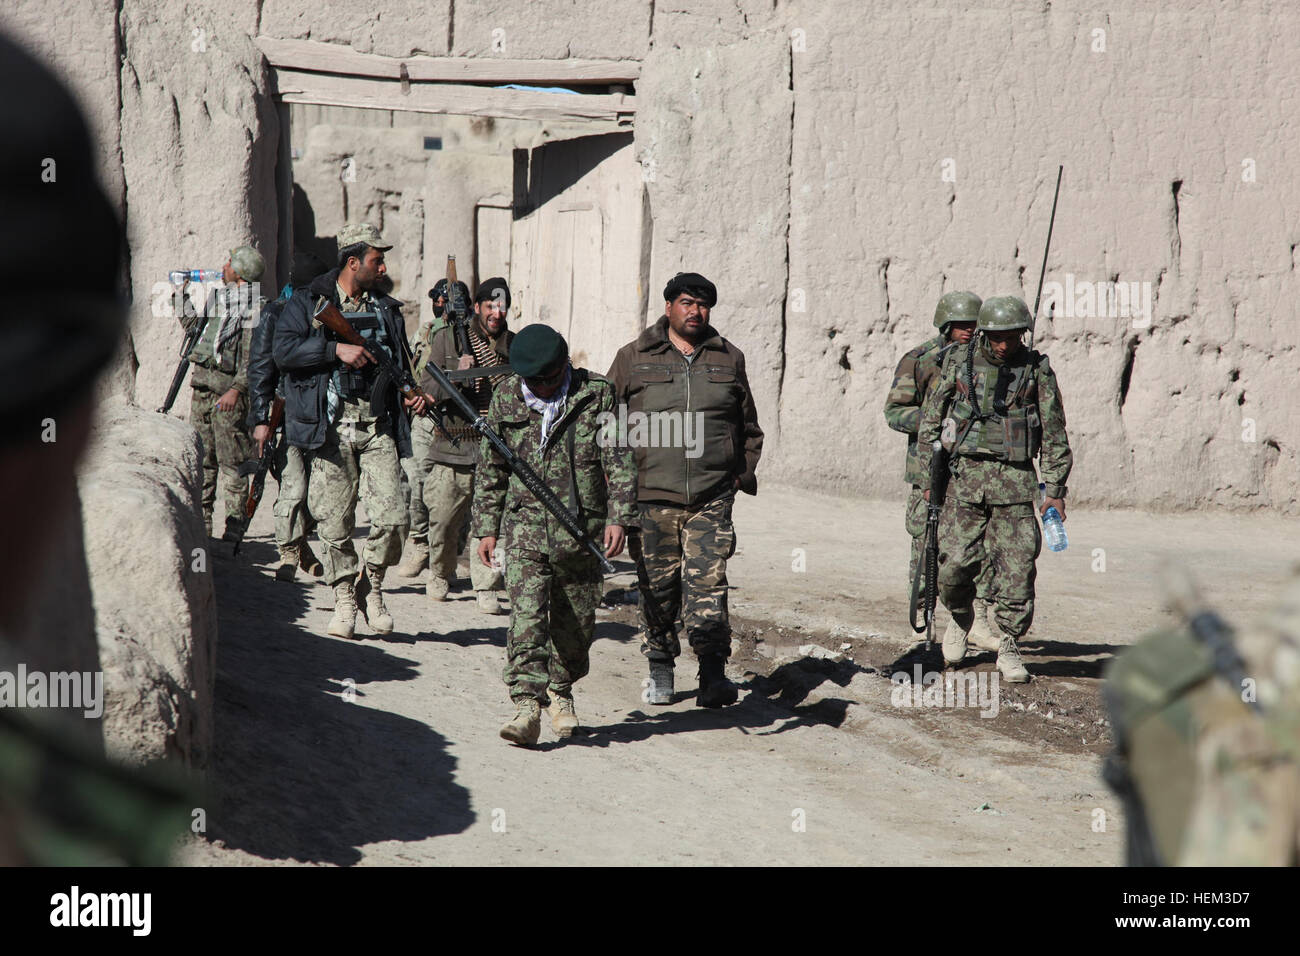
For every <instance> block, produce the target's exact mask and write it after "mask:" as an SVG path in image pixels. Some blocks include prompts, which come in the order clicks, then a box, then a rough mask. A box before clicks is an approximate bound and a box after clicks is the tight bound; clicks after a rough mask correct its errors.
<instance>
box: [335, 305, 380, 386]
mask: <svg viewBox="0 0 1300 956" xmlns="http://www.w3.org/2000/svg"><path fill="white" fill-rule="evenodd" d="M343 317H344V318H345V319H347V320H348V323H349V324H350V325H351V326H352V327H353V328H354V329H356V330H357V334H359V335H360V336H361V339H362V341H363V342H364V343H365V346H366V349H367V350H369V351H370V352H371V353H372V354H378V353H377V352H376V350H377V349H378V350H379V351H382V352H383V353H384V354H385V355H387V356H388V357H389V358H390V359H391V358H393V350H392V348H391V346H390V343H389V341H388V330H387V329H386V328H385V327H384V320H383V317H382V313H380V312H379V311H378V307H376V310H375V311H373V312H344V313H343ZM335 374H337V375H338V383H339V394H340V395H342V397H343V398H344V400H352V399H367V400H369V398H370V396H371V393H372V392H373V391H374V388H375V382H376V381H377V379H378V376H379V370H378V367H377V366H376V365H375V364H374V363H373V362H368V363H366V364H365V365H364V366H362V367H361V368H350V367H349V366H346V365H341V366H339V368H338V369H337V370H336V373H335Z"/></svg>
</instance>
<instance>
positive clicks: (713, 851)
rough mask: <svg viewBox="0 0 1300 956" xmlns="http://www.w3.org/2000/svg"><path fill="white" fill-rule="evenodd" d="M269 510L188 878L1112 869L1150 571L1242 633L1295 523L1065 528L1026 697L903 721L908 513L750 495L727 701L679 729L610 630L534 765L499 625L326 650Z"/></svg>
mask: <svg viewBox="0 0 1300 956" xmlns="http://www.w3.org/2000/svg"><path fill="white" fill-rule="evenodd" d="M269 495H270V492H269V491H268V501H269V500H270V498H269ZM269 511H270V509H269V508H265V509H263V513H261V514H259V515H258V519H257V521H256V522H255V524H254V527H253V530H252V532H251V534H250V538H249V541H248V543H247V544H246V546H245V549H244V552H243V553H242V554H241V558H240V560H239V561H238V562H235V561H232V560H231V559H230V558H229V557H226V556H224V549H223V554H222V556H219V557H218V560H217V563H216V573H217V596H218V603H219V605H220V609H221V643H220V646H219V653H218V658H219V670H218V683H217V713H216V732H217V740H218V743H217V750H216V761H215V767H214V769H213V774H212V781H213V788H212V790H213V792H212V798H211V799H210V801H209V803H210V806H209V807H208V811H209V812H208V833H207V835H206V837H207V838H206V839H205V840H197V841H195V842H194V843H193V844H192V845H190V846H188V847H187V848H186V850H185V851H184V853H183V854H182V861H183V862H187V863H193V864H198V865H204V864H267V863H271V864H277V863H286V862H295V861H297V862H304V863H320V864H343V865H347V864H355V863H366V864H394V863H419V864H496V863H526V864H555V863H560V864H583V863H616V864H638V863H667V864H682V863H712V864H758V865H763V864H777V865H781V864H819V863H820V864H859V863H861V864H914V863H926V864H1054V863H1065V862H1069V863H1076V864H1115V863H1118V862H1120V860H1121V858H1122V852H1123V824H1122V817H1121V814H1120V812H1119V808H1118V805H1117V803H1116V801H1115V800H1114V799H1113V797H1112V796H1111V794H1110V793H1109V791H1108V790H1107V789H1106V787H1105V785H1104V784H1103V783H1102V782H1101V780H1100V778H1099V776H1098V766H1099V758H1098V754H1100V753H1101V752H1103V751H1104V748H1105V745H1106V742H1107V732H1106V728H1105V726H1104V724H1101V723H1098V721H1100V720H1102V719H1103V718H1102V716H1101V711H1100V710H1099V709H1098V707H1097V702H1096V687H1097V676H1098V674H1099V673H1100V670H1101V667H1102V666H1103V664H1104V661H1105V660H1106V659H1107V657H1108V656H1109V655H1110V654H1111V652H1112V651H1113V650H1114V649H1115V648H1116V647H1117V646H1121V645H1126V644H1128V643H1130V642H1131V641H1132V640H1133V639H1134V638H1135V637H1137V636H1138V635H1140V634H1141V633H1142V632H1143V631H1144V630H1146V629H1148V628H1150V627H1153V626H1156V625H1158V624H1159V623H1161V622H1162V621H1163V620H1165V616H1164V615H1163V613H1162V611H1161V610H1160V600H1159V595H1158V594H1157V593H1156V591H1155V589H1154V578H1153V576H1152V575H1151V573H1150V570H1151V568H1152V566H1153V564H1154V562H1155V561H1156V560H1157V559H1158V558H1159V557H1161V556H1162V555H1165V554H1170V553H1174V552H1178V553H1181V554H1183V555H1186V556H1187V557H1188V558H1189V564H1190V566H1191V567H1192V568H1193V570H1194V571H1195V572H1196V573H1197V574H1198V576H1199V577H1200V579H1201V581H1202V583H1203V584H1204V585H1205V587H1206V590H1207V593H1208V595H1209V596H1210V597H1211V598H1212V599H1213V601H1214V602H1215V603H1216V604H1217V605H1218V607H1219V608H1220V609H1221V610H1222V611H1223V612H1224V613H1225V614H1226V615H1228V616H1229V617H1237V618H1238V619H1241V617H1242V616H1244V615H1248V614H1250V613H1251V609H1252V607H1254V606H1257V605H1258V604H1259V602H1261V601H1266V600H1267V599H1268V598H1269V596H1270V595H1271V594H1272V593H1273V592H1274V591H1275V590H1276V587H1277V586H1278V585H1279V584H1280V582H1281V581H1282V580H1283V579H1284V577H1285V574H1286V571H1287V562H1286V560H1285V559H1286V558H1290V559H1291V560H1294V559H1295V558H1296V557H1297V556H1298V555H1300V548H1298V547H1297V545H1296V544H1295V543H1294V542H1295V535H1294V532H1295V530H1296V529H1297V528H1300V522H1297V521H1296V520H1294V519H1291V520H1283V519H1277V518H1274V517H1271V516H1268V517H1265V516H1235V515H1214V516H1210V517H1201V516H1165V515H1158V516H1157V515H1147V514H1140V513H1134V512H1105V513H1102V512H1088V511H1084V510H1072V511H1071V513H1070V520H1069V522H1068V525H1067V527H1068V530H1069V533H1070V548H1069V550H1067V551H1065V552H1063V553H1061V554H1051V553H1044V555H1043V556H1042V557H1041V558H1040V560H1039V569H1040V571H1039V579H1038V594H1039V601H1038V613H1037V618H1036V621H1035V625H1034V628H1033V630H1032V631H1031V634H1030V636H1029V638H1028V639H1027V640H1026V641H1024V642H1023V648H1024V651H1025V658H1026V663H1027V664H1028V666H1029V668H1030V670H1031V671H1032V672H1034V673H1035V674H1036V675H1038V676H1037V677H1036V679H1035V680H1034V682H1033V683H1031V684H1029V685H1026V686H1022V687H1012V686H1011V685H1007V684H1002V685H1001V686H1000V688H999V689H998V694H997V714H996V716H992V717H981V716H980V712H981V709H980V708H979V707H925V706H922V707H917V706H915V700H914V698H912V697H911V694H910V692H909V693H908V694H907V695H906V696H907V699H908V700H909V701H910V703H911V705H910V706H902V702H903V700H902V695H900V694H899V692H898V691H897V690H896V688H895V685H894V684H893V683H891V681H890V679H889V678H890V676H891V675H892V674H894V673H896V672H897V671H899V670H903V671H906V672H908V673H912V668H913V665H914V664H915V663H917V662H918V661H920V662H921V663H922V664H923V666H925V665H927V663H928V662H930V661H933V660H934V657H933V656H932V657H931V658H924V657H923V656H921V655H918V654H917V653H915V652H914V647H915V642H914V641H913V640H912V637H911V635H910V631H909V629H908V628H907V626H906V623H905V613H904V603H903V590H904V583H905V582H904V580H903V579H904V577H905V568H906V564H905V562H906V547H907V538H906V535H905V533H904V531H903V528H902V514H901V504H898V503H892V502H889V503H879V502H861V501H853V500H846V499H837V498H828V497H822V496H817V495H812V494H809V493H806V492H802V491H791V490H782V489H773V488H764V490H763V493H762V495H761V497H759V498H749V497H743V496H742V498H741V499H740V501H739V503H738V505H737V508H736V524H737V530H738V536H739V541H740V550H739V551H738V553H737V555H736V557H735V559H734V560H733V562H732V565H731V573H730V577H731V582H732V585H733V587H734V590H733V591H732V608H733V617H734V618H735V620H736V623H737V625H738V627H737V639H736V653H735V655H734V656H733V659H732V665H731V673H732V675H733V677H734V678H735V679H736V680H737V681H738V682H739V683H740V684H741V701H740V703H739V704H738V705H736V706H734V707H731V708H727V709H725V710H721V711H702V710H700V709H699V708H697V707H696V706H695V704H694V690H695V668H694V661H693V658H691V657H690V655H689V652H688V653H687V655H686V657H684V658H683V660H682V662H681V666H679V667H678V671H677V674H678V699H677V702H676V703H675V704H674V705H672V706H670V707H653V706H651V705H649V704H646V703H643V702H642V700H641V693H642V680H643V679H644V677H645V664H644V661H643V658H642V657H641V655H640V653H639V650H638V641H637V635H636V629H635V608H634V607H631V606H629V605H621V606H616V607H612V608H609V609H602V610H601V611H600V612H599V624H598V627H597V641H596V644H595V645H594V647H593V649H592V669H591V676H590V677H588V678H586V679H585V680H583V681H582V682H580V683H579V684H578V685H577V691H576V695H577V705H578V714H579V717H580V718H581V719H582V721H583V724H584V725H585V727H586V728H587V732H586V733H585V735H583V736H581V737H575V738H573V739H571V740H570V741H567V742H564V743H561V742H559V741H557V740H556V739H555V737H554V735H553V734H552V733H551V731H550V727H549V724H548V723H546V722H545V721H544V724H543V735H542V742H541V744H540V745H539V746H538V747H537V748H536V749H534V750H524V749H520V748H516V747H512V746H510V745H508V744H507V743H505V742H504V741H502V740H501V739H500V738H499V737H498V736H497V731H498V729H499V728H500V726H501V724H502V723H503V722H505V721H506V720H507V719H509V717H510V716H511V715H512V714H513V709H512V707H511V706H510V704H509V702H508V699H507V697H506V694H505V689H504V685H503V684H502V682H501V674H500V672H501V665H502V662H503V659H504V658H503V654H504V651H503V649H504V646H505V627H506V623H507V618H505V617H495V618H494V617H489V616H486V615H482V614H480V613H478V611H477V608H476V606H475V603H474V600H473V594H472V592H469V591H467V590H461V591H457V592H453V595H452V597H453V600H451V601H450V602H448V603H446V604H441V605H430V604H429V603H428V602H427V601H426V599H425V597H424V594H423V587H422V585H421V584H420V583H419V582H416V581H408V580H406V579H402V578H396V577H394V578H391V579H390V587H391V588H392V591H391V593H390V594H389V597H388V604H389V608H390V609H391V611H392V613H393V615H394V617H395V619H396V622H397V631H396V633H394V634H392V635H389V636H388V637H386V638H382V639H380V638H376V637H374V636H373V635H371V634H370V633H369V631H368V629H366V627H365V625H364V623H362V622H360V620H359V622H358V634H359V635H361V636H363V637H364V640H359V641H344V640H339V639H335V638H329V637H324V636H322V635H324V633H325V628H326V625H327V623H328V620H329V617H330V611H331V608H332V605H333V595H332V592H331V591H330V590H329V589H328V588H326V587H325V586H324V585H322V584H320V583H319V582H318V581H317V580H315V579H312V578H307V577H305V576H303V575H301V574H300V575H299V578H298V581H297V582H296V583H294V584H283V583H279V582H277V581H275V580H274V578H273V577H272V575H271V568H273V567H274V562H275V549H274V547H273V544H272V542H271V538H270V514H269ZM1098 549H1100V550H1098ZM620 567H621V568H623V569H625V571H624V573H622V574H620V575H619V576H618V577H616V578H612V579H610V581H609V582H608V584H607V586H608V587H609V588H610V589H611V590H614V591H617V589H618V588H620V587H622V586H624V585H625V584H627V583H629V582H630V581H631V575H630V574H629V573H627V572H628V571H630V567H631V566H630V565H629V564H627V563H626V562H621V563H620ZM801 568H802V570H800V569H801ZM462 571H463V568H462ZM616 596H617V595H616V594H615V597H616ZM814 644H815V645H818V646H819V647H822V648H825V649H826V651H825V652H823V651H817V650H813V651H811V653H812V654H824V653H826V652H829V654H830V656H829V657H825V658H823V659H819V658H817V657H811V656H808V655H809V648H808V645H814ZM800 648H803V651H802V652H801V650H800ZM837 656H838V658H839V659H833V658H835V657H837ZM992 659H993V655H991V654H985V655H982V656H981V657H979V658H974V659H973V661H972V665H971V666H972V672H973V673H975V674H977V675H978V674H979V673H981V672H983V673H984V674H985V675H986V677H987V676H990V674H991V668H992ZM985 686H986V687H987V685H985ZM985 703H986V704H987V703H988V701H987V700H986V701H985ZM983 709H984V710H985V711H987V710H989V709H990V708H988V707H987V706H985V707H984V708H983Z"/></svg>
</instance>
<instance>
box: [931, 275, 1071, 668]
mask: <svg viewBox="0 0 1300 956" xmlns="http://www.w3.org/2000/svg"><path fill="white" fill-rule="evenodd" d="M1032 322H1033V318H1032V317H1031V316H1030V314H1029V309H1028V307H1027V306H1026V305H1025V303H1024V302H1023V301H1022V300H1020V299H1018V298H1016V297H1015V296H1010V295H1002V296H995V297H994V298H991V299H987V300H985V301H984V303H983V305H981V306H980V311H979V321H978V323H977V326H976V328H977V335H976V337H975V338H973V339H971V341H970V343H969V344H968V345H967V346H966V348H965V350H964V351H965V354H964V355H963V354H960V352H959V353H958V354H957V355H954V356H953V357H952V360H950V361H947V362H945V363H944V366H943V374H942V375H941V376H940V377H939V382H938V384H936V385H935V386H933V387H932V388H931V389H930V394H929V395H928V396H926V400H925V405H924V407H923V408H922V410H921V426H920V434H919V436H918V442H917V448H918V454H919V456H920V464H921V468H922V474H929V470H930V456H931V454H932V451H931V449H932V448H933V445H934V442H936V441H939V440H940V439H941V438H942V439H943V441H944V447H945V448H948V447H949V446H951V452H950V454H951V458H950V459H949V468H950V470H951V474H952V478H951V480H950V483H949V486H948V500H947V502H946V504H945V505H944V509H943V519H942V523H941V525H940V529H941V530H940V542H941V548H942V554H941V564H940V568H939V596H940V597H941V598H942V599H943V603H944V606H945V607H947V608H948V612H949V613H950V614H951V615H952V621H951V622H950V623H949V624H948V629H947V630H946V631H945V632H944V635H943V659H944V662H945V663H947V664H959V663H960V662H961V660H962V659H963V658H964V657H965V656H966V643H967V640H968V639H969V636H970V631H971V627H972V626H973V624H974V623H975V611H974V607H973V604H974V600H975V590H976V588H975V582H976V579H977V577H978V576H979V573H980V569H981V568H983V567H984V563H985V562H986V561H987V562H989V563H990V564H991V565H992V569H993V578H992V581H991V582H990V590H991V593H992V595H993V598H994V600H995V602H996V603H995V605H994V620H995V623H996V626H997V633H996V635H995V636H996V637H997V638H998V662H997V666H998V670H999V671H1000V672H1001V673H1002V676H1003V678H1004V679H1006V680H1008V681H1011V682H1012V683H1023V682H1025V681H1027V680H1029V671H1028V670H1027V669H1026V668H1025V665H1024V662H1023V661H1022V660H1021V659H1020V649H1019V648H1018V647H1017V646H1016V641H1017V640H1019V639H1020V638H1021V637H1023V636H1024V635H1025V633H1026V632H1027V631H1028V630H1029V627H1030V625H1031V624H1033V621H1034V579H1035V577H1036V575H1037V568H1036V567H1035V562H1036V561H1037V559H1038V553H1039V551H1040V550H1041V548H1042V532H1041V530H1040V528H1039V524H1038V516H1037V515H1036V514H1034V497H1035V493H1036V492H1037V490H1038V476H1037V474H1036V473H1035V471H1034V462H1035V461H1036V460H1038V459H1039V458H1040V455H1041V467H1042V478H1043V481H1044V483H1045V484H1046V489H1045V492H1044V494H1045V500H1044V502H1043V505H1042V510H1043V511H1046V510H1047V508H1049V507H1055V508H1056V510H1057V511H1059V512H1060V514H1061V517H1062V518H1064V517H1065V492H1066V486H1065V482H1066V479H1067V478H1069V476H1070V468H1071V465H1072V464H1073V462H1074V457H1073V455H1072V454H1071V452H1070V440H1069V437H1068V436H1067V435H1066V432H1065V406H1064V405H1063V403H1062V401H1061V390H1060V388H1059V387H1058V386H1057V384H1056V375H1055V374H1054V373H1053V372H1052V366H1051V364H1050V363H1049V362H1048V360H1047V356H1046V355H1043V354H1042V353H1041V352H1037V351H1033V350H1031V349H1028V348H1026V347H1025V344H1024V334H1025V332H1027V331H1028V330H1029V327H1030V325H1031V324H1032ZM949 419H950V421H947V420H949ZM945 433H950V434H945ZM924 498H925V500H927V501H928V500H929V492H928V491H927V492H926V493H925V495H924ZM986 552H987V553H986Z"/></svg>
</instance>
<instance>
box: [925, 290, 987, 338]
mask: <svg viewBox="0 0 1300 956" xmlns="http://www.w3.org/2000/svg"><path fill="white" fill-rule="evenodd" d="M979 314H980V297H979V296H977V295H976V294H975V293H974V292H945V293H944V294H943V297H942V298H941V299H939V304H938V305H937V306H935V309H934V327H935V328H936V329H939V330H940V331H943V329H944V327H945V326H946V325H947V324H948V323H949V322H974V321H976V320H977V319H978V318H979Z"/></svg>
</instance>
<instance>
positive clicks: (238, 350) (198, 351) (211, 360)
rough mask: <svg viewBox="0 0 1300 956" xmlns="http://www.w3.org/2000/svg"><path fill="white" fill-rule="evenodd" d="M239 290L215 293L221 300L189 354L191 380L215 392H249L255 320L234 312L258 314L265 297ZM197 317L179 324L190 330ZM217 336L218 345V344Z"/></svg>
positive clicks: (185, 319) (223, 290)
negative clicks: (245, 310) (255, 297)
mask: <svg viewBox="0 0 1300 956" xmlns="http://www.w3.org/2000/svg"><path fill="white" fill-rule="evenodd" d="M241 292H242V287H241V290H239V291H235V292H234V293H233V294H232V292H231V290H229V289H222V290H220V291H219V292H218V296H221V297H222V302H221V303H220V305H219V307H218V308H217V309H216V310H215V312H216V314H214V315H210V316H209V317H208V320H207V323H208V324H207V326H206V327H205V328H204V330H203V335H202V336H201V337H200V338H199V341H198V344H196V345H195V347H194V348H193V349H192V350H191V351H190V354H189V356H188V358H189V360H190V362H191V363H193V365H194V368H193V369H191V370H190V382H191V384H192V385H193V386H194V387H195V388H198V389H204V390H206V391H209V392H213V393H215V394H217V395H220V394H222V393H223V392H226V391H228V390H229V389H232V388H233V389H234V390H235V391H237V392H242V393H243V394H245V395H247V394H248V357H249V355H251V354H252V351H253V330H254V327H255V326H256V325H257V324H258V323H257V321H256V320H250V319H248V318H247V317H245V316H244V315H243V314H236V310H238V309H240V308H247V309H249V312H248V316H257V315H259V313H260V312H261V309H262V306H263V305H264V304H265V300H264V299H261V298H258V299H255V300H251V299H249V297H248V295H249V294H248V293H242V298H241ZM197 321H198V318H197V317H192V318H185V317H182V318H181V320H180V322H181V327H182V328H184V329H185V330H186V331H189V330H190V329H192V328H193V327H194V323H195V322H197ZM218 340H220V342H219V346H220V347H217V346H218Z"/></svg>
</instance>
